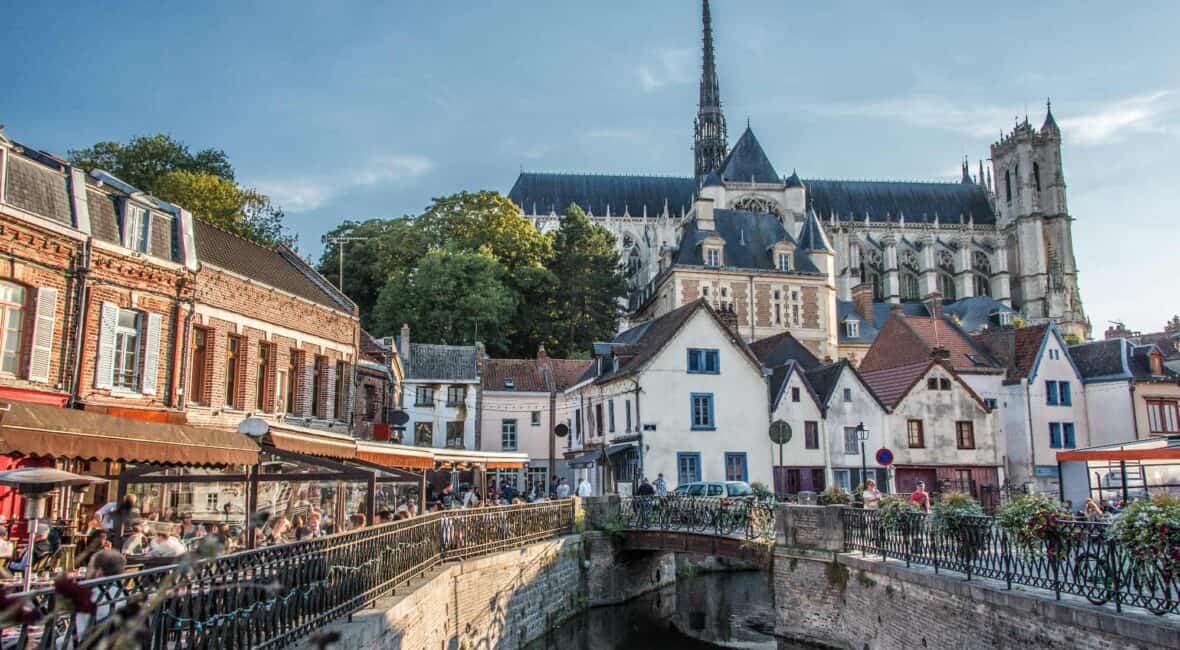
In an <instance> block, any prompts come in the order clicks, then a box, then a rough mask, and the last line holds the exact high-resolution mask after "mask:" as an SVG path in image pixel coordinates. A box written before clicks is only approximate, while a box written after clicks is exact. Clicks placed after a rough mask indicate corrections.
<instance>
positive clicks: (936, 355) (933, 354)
mask: <svg viewBox="0 0 1180 650" xmlns="http://www.w3.org/2000/svg"><path fill="white" fill-rule="evenodd" d="M930 358H932V359H938V360H939V361H948V360H949V359H950V358H951V351H950V350H948V349H946V348H944V347H942V346H937V347H933V348H930Z"/></svg>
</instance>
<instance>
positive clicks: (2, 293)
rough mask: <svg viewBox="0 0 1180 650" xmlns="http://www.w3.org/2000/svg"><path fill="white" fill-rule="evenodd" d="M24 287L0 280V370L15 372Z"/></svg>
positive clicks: (18, 353)
mask: <svg viewBox="0 0 1180 650" xmlns="http://www.w3.org/2000/svg"><path fill="white" fill-rule="evenodd" d="M24 307H25V288H24V287H22V286H20V285H19V284H13V283H11V282H0V328H2V331H0V372H4V373H8V374H13V375H15V374H17V371H18V370H19V368H20V339H21V330H22V329H23V326H24V321H25V318H24Z"/></svg>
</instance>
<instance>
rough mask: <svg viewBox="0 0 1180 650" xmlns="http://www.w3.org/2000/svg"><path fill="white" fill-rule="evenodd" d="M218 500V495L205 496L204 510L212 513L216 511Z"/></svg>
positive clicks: (216, 493) (214, 493)
mask: <svg viewBox="0 0 1180 650" xmlns="http://www.w3.org/2000/svg"><path fill="white" fill-rule="evenodd" d="M219 498H220V493H218V492H210V493H208V494H206V495H205V510H206V511H208V512H213V511H215V510H217V500H218V499H219Z"/></svg>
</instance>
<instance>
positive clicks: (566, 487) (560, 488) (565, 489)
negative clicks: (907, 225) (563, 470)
mask: <svg viewBox="0 0 1180 650" xmlns="http://www.w3.org/2000/svg"><path fill="white" fill-rule="evenodd" d="M556 492H557V498H558V499H565V498H568V497H569V495H570V484H569V481H567V480H565V479H561V481H560V482H559V483H558V484H557V490H556Z"/></svg>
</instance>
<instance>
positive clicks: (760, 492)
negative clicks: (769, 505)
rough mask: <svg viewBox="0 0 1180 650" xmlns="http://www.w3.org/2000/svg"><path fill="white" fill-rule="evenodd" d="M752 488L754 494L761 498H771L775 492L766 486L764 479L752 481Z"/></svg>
mask: <svg viewBox="0 0 1180 650" xmlns="http://www.w3.org/2000/svg"><path fill="white" fill-rule="evenodd" d="M750 490H751V491H753V492H754V496H756V497H758V498H759V499H769V498H770V497H773V496H774V493H773V492H771V491H770V488H768V487H766V484H765V483H763V482H762V481H754V482H753V483H751V484H750Z"/></svg>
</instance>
